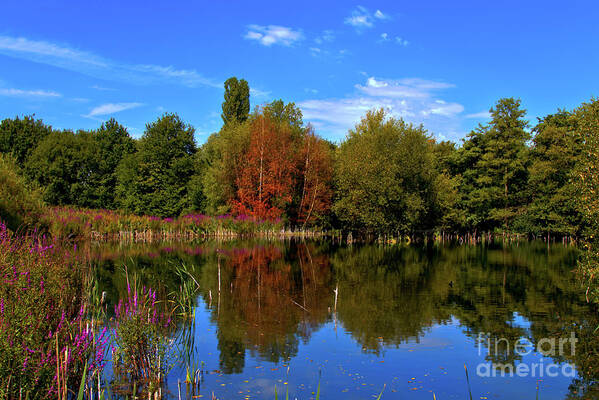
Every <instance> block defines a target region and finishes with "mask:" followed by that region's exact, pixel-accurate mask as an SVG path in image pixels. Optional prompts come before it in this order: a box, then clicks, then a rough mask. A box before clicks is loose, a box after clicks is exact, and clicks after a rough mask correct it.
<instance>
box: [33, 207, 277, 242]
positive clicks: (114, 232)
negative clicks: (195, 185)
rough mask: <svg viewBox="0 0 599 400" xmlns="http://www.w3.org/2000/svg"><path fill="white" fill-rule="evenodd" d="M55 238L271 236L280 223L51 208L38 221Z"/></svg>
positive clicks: (221, 217)
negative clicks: (162, 216) (163, 216)
mask: <svg viewBox="0 0 599 400" xmlns="http://www.w3.org/2000/svg"><path fill="white" fill-rule="evenodd" d="M40 225H42V226H44V227H47V229H48V232H49V234H50V235H51V236H52V237H55V238H106V237H114V236H116V237H118V238H120V239H140V238H143V239H144V240H153V239H158V238H181V237H191V238H195V237H203V236H238V235H254V234H267V233H268V234H274V233H275V232H279V231H280V230H281V229H282V227H283V225H282V222H281V221H280V220H262V219H257V218H254V217H248V216H245V215H239V216H237V217H234V216H231V215H229V214H227V215H219V216H216V217H209V216H206V215H203V214H187V215H183V216H181V217H178V218H161V217H156V216H139V215H132V214H123V213H120V212H117V211H111V210H91V209H76V208H71V207H51V208H47V209H45V211H44V213H43V215H42V216H41V217H40Z"/></svg>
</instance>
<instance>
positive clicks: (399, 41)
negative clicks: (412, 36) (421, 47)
mask: <svg viewBox="0 0 599 400" xmlns="http://www.w3.org/2000/svg"><path fill="white" fill-rule="evenodd" d="M391 41H393V42H394V43H397V44H398V45H400V46H404V47H405V46H407V45H408V44H410V42H408V41H407V40H406V39H403V38H402V37H400V36H395V38H394V39H392V38H391V36H389V34H388V33H386V32H384V33H381V39H380V40H379V42H391Z"/></svg>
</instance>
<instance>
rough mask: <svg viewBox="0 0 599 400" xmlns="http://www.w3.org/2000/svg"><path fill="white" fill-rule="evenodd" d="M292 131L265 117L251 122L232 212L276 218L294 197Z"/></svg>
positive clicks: (260, 217)
mask: <svg viewBox="0 0 599 400" xmlns="http://www.w3.org/2000/svg"><path fill="white" fill-rule="evenodd" d="M294 160H295V157H294V151H293V141H292V135H291V130H290V129H289V127H288V126H286V125H285V124H275V123H273V122H272V121H271V120H270V119H269V118H267V117H265V116H264V115H257V116H256V118H255V119H254V121H253V122H252V127H251V133H250V145H249V148H248V152H247V155H246V159H245V162H244V166H243V170H242V171H241V174H240V175H239V177H238V178H237V182H236V183H237V198H236V199H235V200H234V201H233V212H234V213H236V214H246V215H250V216H253V217H256V218H259V219H276V218H279V217H280V216H281V214H282V213H283V211H284V209H285V206H286V205H287V204H288V203H290V202H291V199H292V196H293V181H294V176H295V173H296V168H295V162H294Z"/></svg>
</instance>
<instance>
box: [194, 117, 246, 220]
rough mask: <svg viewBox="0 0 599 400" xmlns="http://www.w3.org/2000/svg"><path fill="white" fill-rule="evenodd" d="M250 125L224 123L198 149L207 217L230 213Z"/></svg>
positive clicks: (244, 123)
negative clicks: (200, 151) (201, 166)
mask: <svg viewBox="0 0 599 400" xmlns="http://www.w3.org/2000/svg"><path fill="white" fill-rule="evenodd" d="M250 126H251V121H250V120H246V121H245V122H238V121H235V122H232V123H230V124H227V125H225V126H223V128H222V129H221V130H220V132H218V133H214V134H212V135H210V137H209V138H208V140H207V141H206V143H204V145H203V146H202V158H203V163H204V173H203V175H202V185H203V191H204V197H205V201H206V203H205V204H206V212H208V213H209V214H225V213H228V212H229V211H230V210H231V204H232V201H233V199H234V198H235V196H236V193H237V182H238V180H239V178H240V176H241V173H242V168H243V165H244V158H245V155H246V154H247V150H248V148H249V145H250Z"/></svg>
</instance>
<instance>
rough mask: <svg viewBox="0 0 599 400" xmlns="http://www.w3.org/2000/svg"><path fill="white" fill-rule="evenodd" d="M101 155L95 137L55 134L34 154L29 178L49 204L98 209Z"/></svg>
mask: <svg viewBox="0 0 599 400" xmlns="http://www.w3.org/2000/svg"><path fill="white" fill-rule="evenodd" d="M98 164H99V154H98V147H97V143H96V142H95V141H94V139H93V137H92V134H90V133H89V132H85V131H80V132H79V133H77V134H75V133H73V132H71V131H54V132H52V133H51V134H50V135H48V136H47V137H46V138H45V139H44V140H43V141H42V142H41V143H40V144H39V146H38V147H37V148H36V149H35V150H34V151H33V153H32V154H31V157H30V158H29V160H27V163H26V167H25V168H26V169H25V171H26V175H27V176H28V177H29V178H30V179H31V180H33V181H35V182H37V183H38V184H39V185H40V187H42V190H43V197H44V200H45V201H46V202H48V203H50V204H56V205H64V204H71V205H77V206H81V207H98V206H99V205H100V204H99V197H98V193H97V191H96V190H97V188H98V186H99V184H100V178H101V177H100V174H99V169H98Z"/></svg>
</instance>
